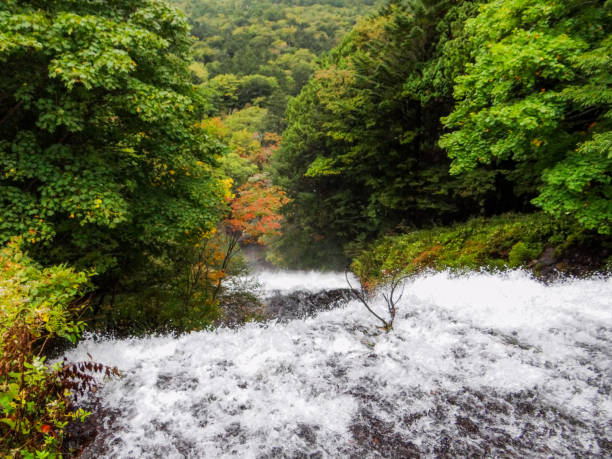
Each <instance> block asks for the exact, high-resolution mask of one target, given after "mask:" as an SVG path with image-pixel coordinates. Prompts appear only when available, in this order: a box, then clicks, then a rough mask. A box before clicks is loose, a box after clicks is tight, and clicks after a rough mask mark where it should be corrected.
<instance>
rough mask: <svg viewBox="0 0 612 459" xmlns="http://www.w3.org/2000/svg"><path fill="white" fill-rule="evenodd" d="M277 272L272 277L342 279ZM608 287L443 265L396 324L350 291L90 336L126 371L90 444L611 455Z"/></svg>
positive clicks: (289, 451)
mask: <svg viewBox="0 0 612 459" xmlns="http://www.w3.org/2000/svg"><path fill="white" fill-rule="evenodd" d="M267 276H268V275H267V274H265V275H264V276H263V277H264V280H263V283H264V290H267V291H270V290H279V289H282V290H284V291H290V290H292V289H293V288H296V287H298V286H299V287H300V288H305V287H311V288H314V289H319V288H338V287H344V286H345V284H344V283H343V281H344V275H343V274H318V275H317V274H316V273H310V274H303V273H302V274H290V273H279V274H275V275H274V276H272V277H267ZM611 299H612V281H611V280H610V279H600V278H594V279H589V280H566V281H563V282H558V283H554V284H552V285H548V286H546V285H543V284H541V283H539V282H536V281H535V280H533V279H531V278H530V277H529V276H528V275H527V274H525V273H523V272H520V271H517V272H510V273H507V274H484V273H474V274H466V275H460V276H452V275H450V274H449V273H439V274H427V275H422V276H420V277H417V278H414V279H412V280H410V281H409V282H408V283H407V285H406V292H405V295H404V297H403V299H402V302H401V303H400V310H399V313H398V317H397V318H396V323H395V328H394V330H393V331H392V332H391V333H388V334H385V333H382V332H380V330H378V329H377V328H376V327H377V325H378V324H377V323H376V321H375V319H374V318H373V317H372V316H370V315H369V313H368V312H367V311H366V310H365V309H364V308H363V306H361V305H360V304H359V303H357V302H350V303H349V304H347V305H346V307H344V308H341V309H335V310H333V311H328V312H324V313H321V314H319V315H318V316H316V317H314V318H309V319H303V320H293V321H290V322H288V323H283V324H281V323H269V324H248V325H246V326H244V327H241V328H238V329H217V330H215V331H211V332H198V333H191V334H189V335H186V336H183V337H180V338H172V337H151V338H145V339H128V340H112V339H111V340H109V339H97V338H95V337H92V338H90V339H87V340H85V341H83V342H81V344H80V345H79V346H78V348H77V349H75V350H74V351H71V352H69V353H68V354H67V358H68V359H71V360H86V359H87V353H90V354H91V355H92V356H93V359H94V360H95V361H98V362H101V363H104V364H107V365H112V366H117V367H119V368H120V369H121V370H122V371H123V373H124V375H125V376H124V377H123V378H122V379H120V380H113V381H109V382H107V383H106V384H105V385H104V387H103V388H102V389H101V391H100V392H99V394H98V395H99V397H100V400H101V409H100V415H99V417H98V421H99V423H100V426H101V427H100V430H101V433H100V434H99V435H98V438H97V439H96V440H95V442H94V443H93V444H91V445H90V446H89V447H88V449H87V450H86V451H85V453H84V457H113V458H114V457H125V458H128V457H130V458H131V457H164V458H166V457H210V458H219V457H241V458H251V457H253V458H256V457H349V456H359V457H409V456H415V455H450V456H483V455H486V456H496V455H512V456H520V457H533V456H551V455H552V456H571V455H578V456H584V455H602V456H605V455H607V454H610V452H611V447H612V443H611V442H612V437H611V436H610V432H611V431H612V429H611V425H612V422H611V420H612V400H611V398H610V387H611V385H612V367H611V362H612V304H611ZM376 304H377V305H378V306H380V307H382V304H381V303H380V302H376Z"/></svg>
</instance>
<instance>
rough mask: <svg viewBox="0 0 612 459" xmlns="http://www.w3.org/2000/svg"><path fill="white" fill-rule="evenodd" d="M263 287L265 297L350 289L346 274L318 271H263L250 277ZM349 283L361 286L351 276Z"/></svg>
mask: <svg viewBox="0 0 612 459" xmlns="http://www.w3.org/2000/svg"><path fill="white" fill-rule="evenodd" d="M248 279H251V280H255V281H257V283H258V284H259V285H260V286H261V289H262V290H263V294H264V296H266V295H268V294H270V293H273V292H280V293H290V292H294V291H296V290H306V291H309V292H320V291H323V290H335V289H341V288H348V284H347V282H346V277H345V275H344V273H336V272H325V273H322V272H318V271H273V270H262V271H258V272H256V273H254V274H253V275H252V276H249V277H248ZM349 281H350V282H351V284H352V285H353V286H354V287H357V286H359V284H358V282H357V279H356V278H355V276H353V275H352V274H349Z"/></svg>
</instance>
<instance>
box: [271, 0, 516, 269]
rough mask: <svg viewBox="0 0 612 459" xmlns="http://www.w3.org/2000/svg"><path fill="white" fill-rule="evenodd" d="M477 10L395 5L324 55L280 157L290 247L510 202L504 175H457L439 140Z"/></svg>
mask: <svg viewBox="0 0 612 459" xmlns="http://www.w3.org/2000/svg"><path fill="white" fill-rule="evenodd" d="M476 12H477V8H476V7H475V3H474V2H470V1H464V2H456V4H455V5H453V6H449V5H448V3H447V2H435V1H432V2H411V1H394V2H390V4H389V5H387V6H386V7H384V8H382V9H381V10H380V12H379V13H378V14H377V15H375V16H373V17H371V18H368V19H367V20H364V21H362V22H361V23H359V24H358V25H357V26H356V27H355V28H354V29H353V30H352V32H351V33H350V34H349V35H348V36H347V37H346V38H345V40H344V41H343V42H342V44H341V45H340V46H338V47H337V48H335V49H334V50H333V51H332V53H331V54H330V55H329V56H328V57H327V58H326V59H325V60H324V62H323V65H322V68H321V69H319V70H318V71H317V72H316V73H315V76H314V78H312V79H311V80H310V81H309V83H308V84H307V85H306V86H305V87H304V89H303V90H302V92H301V93H300V95H299V96H298V97H297V98H295V99H294V100H293V101H292V102H291V103H290V105H289V109H288V123H289V127H288V129H287V130H286V131H285V133H284V135H283V136H284V141H283V144H282V147H281V149H280V150H279V153H278V154H277V155H276V157H275V161H276V163H275V165H276V167H277V170H278V174H277V181H278V183H279V184H281V185H282V186H284V187H285V189H286V190H287V193H288V196H289V197H290V198H291V199H292V202H291V203H290V204H289V205H288V206H286V211H287V212H288V223H289V225H292V226H293V228H294V230H295V232H292V231H291V229H288V230H287V231H286V238H285V239H286V242H287V244H289V245H290V244H291V243H292V241H291V238H294V239H295V240H299V241H301V242H300V243H302V244H304V242H306V243H305V244H304V246H303V250H309V249H310V246H311V244H316V243H317V241H319V242H318V243H320V244H324V245H325V246H327V245H328V244H332V245H333V244H336V245H341V244H345V243H347V242H350V241H354V240H362V239H363V238H367V237H371V236H375V235H377V234H380V233H382V232H386V231H389V230H394V229H396V228H398V227H399V228H401V227H414V226H424V225H428V224H432V223H446V222H449V221H452V220H453V219H458V218H464V217H465V216H467V215H470V214H474V213H479V212H484V211H485V210H486V209H487V208H490V207H496V206H498V204H500V202H501V203H503V202H504V199H503V196H502V197H501V198H500V196H499V194H500V193H498V190H497V189H496V181H497V180H498V175H499V174H498V172H497V171H496V170H494V169H489V170H478V171H476V172H474V173H472V174H471V175H469V176H464V177H461V178H459V179H457V178H453V177H451V176H450V175H449V173H448V167H449V163H450V161H449V160H448V158H447V156H446V154H445V153H444V151H442V149H440V148H439V147H438V146H437V141H438V139H439V137H440V135H441V132H442V126H441V123H440V121H439V119H440V117H441V116H443V115H446V114H448V113H449V111H450V109H451V104H452V97H451V88H452V79H453V78H454V76H455V75H456V74H457V73H458V72H460V71H461V69H462V60H461V58H460V56H457V49H458V46H457V43H460V42H461V41H462V40H463V39H464V31H463V24H464V22H465V19H466V18H468V17H471V16H473V15H474V14H476ZM441 68H446V69H447V70H444V71H443V70H440V69H441ZM501 194H502V195H503V193H501ZM507 201H508V202H510V201H511V200H507ZM295 233H301V234H300V235H297V234H295ZM328 250H329V249H326V253H327V252H328ZM300 257H302V256H301V255H298V256H297V257H296V258H300Z"/></svg>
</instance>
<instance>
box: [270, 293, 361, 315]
mask: <svg viewBox="0 0 612 459" xmlns="http://www.w3.org/2000/svg"><path fill="white" fill-rule="evenodd" d="M353 298H354V296H353V292H352V290H350V289H335V290H325V291H321V292H308V291H304V290H298V291H295V292H291V293H285V294H283V293H280V292H277V293H276V294H274V295H273V296H271V297H268V298H267V299H266V300H265V301H264V317H265V318H266V319H279V320H291V319H300V318H304V317H311V316H313V315H315V314H317V313H318V312H321V311H329V310H331V309H334V308H337V307H340V306H341V305H343V304H345V303H347V302H348V301H350V300H351V299H353Z"/></svg>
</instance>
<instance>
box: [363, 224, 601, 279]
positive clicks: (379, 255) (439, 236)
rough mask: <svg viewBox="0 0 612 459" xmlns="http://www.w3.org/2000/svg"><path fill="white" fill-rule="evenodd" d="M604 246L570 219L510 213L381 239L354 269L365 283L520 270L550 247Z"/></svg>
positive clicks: (599, 238)
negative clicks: (398, 273) (394, 275)
mask: <svg viewBox="0 0 612 459" xmlns="http://www.w3.org/2000/svg"><path fill="white" fill-rule="evenodd" d="M606 241H607V242H606ZM606 244H608V245H609V240H606V239H605V238H602V237H601V236H600V235H595V234H594V233H593V234H592V233H589V232H587V231H584V230H583V229H582V228H581V227H579V226H578V225H577V224H576V223H575V222H570V221H569V220H568V221H563V220H558V219H555V218H553V217H550V216H549V215H546V214H544V213H541V212H539V213H534V214H528V215H519V214H506V215H499V216H496V217H492V218H489V219H485V218H474V219H472V220H469V221H467V222H465V223H460V224H456V225H454V226H451V227H441V228H432V229H426V230H419V231H413V232H410V233H406V234H401V235H395V236H386V237H383V238H380V239H378V240H377V241H375V242H374V243H372V244H371V245H370V246H369V247H368V248H367V249H366V250H363V251H362V252H361V253H360V254H359V255H358V256H357V257H356V258H355V259H354V260H353V263H352V266H351V267H352V271H353V272H355V273H356V274H357V276H358V277H359V278H360V279H362V281H366V282H368V283H370V284H371V285H378V284H380V283H381V282H382V280H383V278H384V274H383V273H384V272H386V271H388V272H392V271H394V270H395V269H397V268H401V270H402V273H404V274H408V275H410V274H416V273H418V272H421V271H423V270H425V269H434V270H444V269H452V270H464V269H478V268H485V269H492V270H496V269H507V268H517V267H520V266H523V265H524V264H525V263H528V262H529V261H531V260H533V259H534V258H537V257H538V256H539V255H540V254H541V253H542V251H543V250H544V248H546V247H553V248H555V249H556V252H557V255H558V256H562V255H563V253H564V252H566V251H567V250H568V249H570V248H576V247H582V246H584V247H586V246H588V245H595V246H602V247H603V246H605V245H606Z"/></svg>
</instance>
